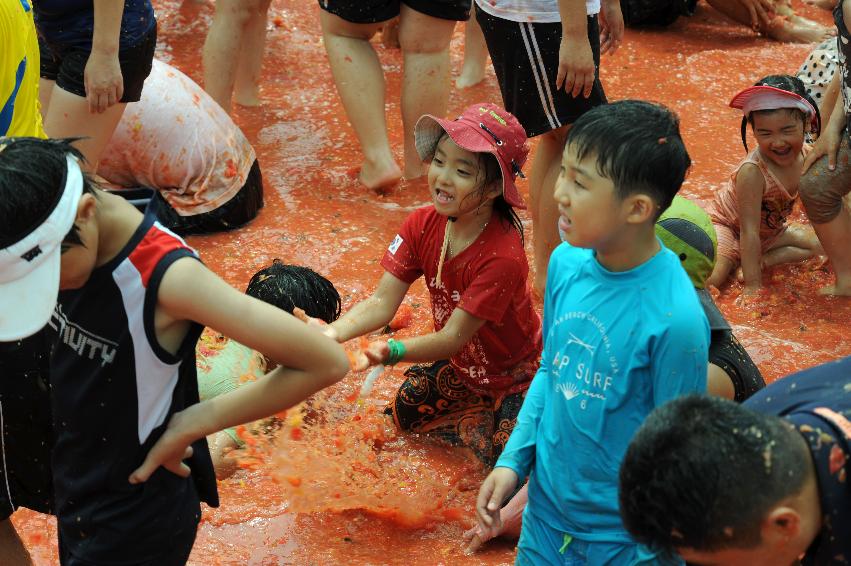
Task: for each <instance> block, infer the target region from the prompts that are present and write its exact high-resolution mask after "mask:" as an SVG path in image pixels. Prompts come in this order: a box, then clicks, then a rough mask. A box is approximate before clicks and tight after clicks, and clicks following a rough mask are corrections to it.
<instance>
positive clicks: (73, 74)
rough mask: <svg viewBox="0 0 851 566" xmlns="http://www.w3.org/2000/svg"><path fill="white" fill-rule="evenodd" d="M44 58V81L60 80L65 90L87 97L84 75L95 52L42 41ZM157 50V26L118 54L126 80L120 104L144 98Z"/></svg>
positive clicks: (42, 57) (40, 46) (57, 82)
mask: <svg viewBox="0 0 851 566" xmlns="http://www.w3.org/2000/svg"><path fill="white" fill-rule="evenodd" d="M38 47H39V51H40V55H41V78H43V79H47V80H49V81H56V86H58V87H59V88H61V89H62V90H64V91H67V92H70V93H71V94H76V95H77V96H81V97H83V98H85V97H86V84H85V82H84V81H83V72H84V71H85V69H86V63H87V62H88V60H89V55H90V54H91V49H80V48H79V47H67V48H66V47H64V46H61V45H57V44H53V43H48V42H46V41H45V40H44V39H42V38H41V37H39V38H38ZM156 47H157V24H156V23H154V25H153V26H151V30H150V31H149V32H148V33H147V34H145V36H144V37H143V38H142V39H141V41H139V43H137V44H136V45H134V46H133V47H128V48H126V49H120V50H119V51H118V64H119V65H120V66H121V77H122V79H124V94H123V96H122V97H121V100H120V101H119V102H138V101H139V99H141V98H142V85H144V84H145V79H147V78H148V75H150V74H151V66H152V64H153V60H154V49H156Z"/></svg>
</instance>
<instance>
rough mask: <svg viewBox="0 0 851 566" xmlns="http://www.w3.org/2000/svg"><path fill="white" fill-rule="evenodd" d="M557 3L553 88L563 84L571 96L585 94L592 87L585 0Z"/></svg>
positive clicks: (591, 64) (587, 93) (593, 77)
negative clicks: (558, 33)
mask: <svg viewBox="0 0 851 566" xmlns="http://www.w3.org/2000/svg"><path fill="white" fill-rule="evenodd" d="M558 7H559V14H560V15H561V30H562V31H561V46H560V47H559V54H558V72H557V73H556V88H557V89H559V90H561V89H562V88H564V90H565V92H566V93H568V94H570V95H571V96H573V97H574V98H576V97H578V96H579V95H582V97H583V98H588V97H589V96H590V95H591V90H592V89H593V88H594V79H595V75H594V72H595V68H594V56H593V54H592V52H591V44H590V42H589V41H588V18H587V16H586V8H585V0H558Z"/></svg>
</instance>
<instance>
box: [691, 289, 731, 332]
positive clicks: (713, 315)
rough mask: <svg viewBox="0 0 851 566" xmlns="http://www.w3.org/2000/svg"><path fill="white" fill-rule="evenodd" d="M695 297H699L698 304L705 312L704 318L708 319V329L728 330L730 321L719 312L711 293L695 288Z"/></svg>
mask: <svg viewBox="0 0 851 566" xmlns="http://www.w3.org/2000/svg"><path fill="white" fill-rule="evenodd" d="M695 291H696V292H697V298H698V299H700V306H702V307H703V312H704V313H705V314H706V319H707V320H708V321H709V329H710V330H730V329H731V327H730V323H729V322H727V319H726V318H724V315H723V314H721V311H720V310H719V309H718V305H716V304H715V301H713V300H712V295H710V294H709V291H707V290H706V289H695Z"/></svg>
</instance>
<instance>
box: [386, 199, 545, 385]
mask: <svg viewBox="0 0 851 566" xmlns="http://www.w3.org/2000/svg"><path fill="white" fill-rule="evenodd" d="M446 222H447V218H446V217H445V216H441V215H440V214H438V213H437V212H435V210H434V207H433V206H427V207H424V208H421V209H419V210H416V211H414V212H413V213H412V214H411V215H410V216H408V218H407V219H405V223H404V224H403V225H402V229H401V230H400V231H399V234H397V235H396V238H394V240H393V242H392V243H391V244H390V247H389V248H388V249H387V252H386V253H385V254H384V258H383V259H382V260H381V266H382V267H383V268H384V269H385V270H387V271H388V272H389V273H391V274H393V275H394V276H396V277H398V278H399V279H401V280H402V281H405V282H406V283H413V282H414V281H416V280H417V279H418V278H419V277H420V276H421V275H425V278H426V286H427V287H428V291H429V295H430V296H431V312H432V317H433V318H434V329H435V331H439V330H440V329H441V328H443V326H444V325H445V324H446V321H447V320H449V316H450V315H451V314H452V311H453V310H454V309H455V308H456V307H458V308H461V309H463V310H464V311H466V312H467V313H469V314H471V315H473V316H475V317H477V318H482V319H484V320H485V321H486V322H485V324H484V325H483V326H482V327H481V328H480V329H479V330H478V332H476V333H475V334H474V335H473V338H472V339H471V340H470V341H469V342H467V343H466V344H465V345H464V346H463V347H462V348H461V350H460V351H459V352H458V353H457V354H455V355H454V356H453V357H452V359H451V360H450V363H451V364H452V367H453V368H454V369H455V371H456V373H457V375H458V377H459V378H460V379H462V380H464V382H465V383H466V384H467V386H468V387H469V388H470V389H472V390H473V391H476V392H478V393H493V392H500V393H505V392H507V390H512V391H516V390H522V389H523V388H524V387H528V384H529V381H530V380H531V379H532V377H533V376H534V372H535V365H534V364H537V362H538V360H539V358H540V355H541V318H540V316H538V313H537V312H535V309H534V308H532V297H531V294H530V292H529V287H528V281H527V280H528V275H529V264H528V262H527V260H526V251H525V250H524V249H523V245H522V242H521V240H520V234H518V233H517V230H515V229H514V228H513V227H512V226H510V225H509V224H507V223H505V222H503V221H502V220H501V219H500V218H499V217H498V216H494V218H493V219H492V220H491V221H490V222H489V223H488V225H487V227H485V229H484V231H483V232H482V233H481V234H480V235H479V237H478V238H477V239H476V241H474V242H473V243H472V244H470V245H469V246H468V247H467V249H465V250H464V251H462V252H461V253H460V254H458V255H456V256H455V257H453V258H452V259H451V260H448V261H445V262H444V264H443V273H442V274H441V278H442V283H443V284H442V285H441V286H440V287H439V288H438V287H437V264H438V262H439V261H440V250H441V247H442V244H443V234H444V230H445V229H446Z"/></svg>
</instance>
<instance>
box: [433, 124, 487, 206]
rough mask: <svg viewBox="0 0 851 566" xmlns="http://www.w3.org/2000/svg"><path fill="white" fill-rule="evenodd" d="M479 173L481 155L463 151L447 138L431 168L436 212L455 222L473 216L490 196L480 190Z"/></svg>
mask: <svg viewBox="0 0 851 566" xmlns="http://www.w3.org/2000/svg"><path fill="white" fill-rule="evenodd" d="M479 169H480V165H479V156H478V155H476V154H475V153H473V152H471V151H467V150H466V149H461V148H460V147H458V146H457V145H455V142H453V141H452V140H451V139H450V138H449V136H444V137H443V139H442V140H440V143H438V144H437V148H436V149H435V151H434V158H433V159H432V160H431V165H429V168H428V186H429V189H430V190H431V199H432V201H433V202H434V208H435V210H437V212H438V213H440V214H442V215H444V216H454V217H456V218H459V217H461V216H464V215H465V214H471V213H472V214H474V213H475V210H476V208H477V207H479V205H481V204H482V203H483V202H486V201H487V200H489V196H490V195H488V194H485V192H484V191H482V190H481V187H480V186H479V185H480V183H479V177H480V176H481V172H480V170H479Z"/></svg>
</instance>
